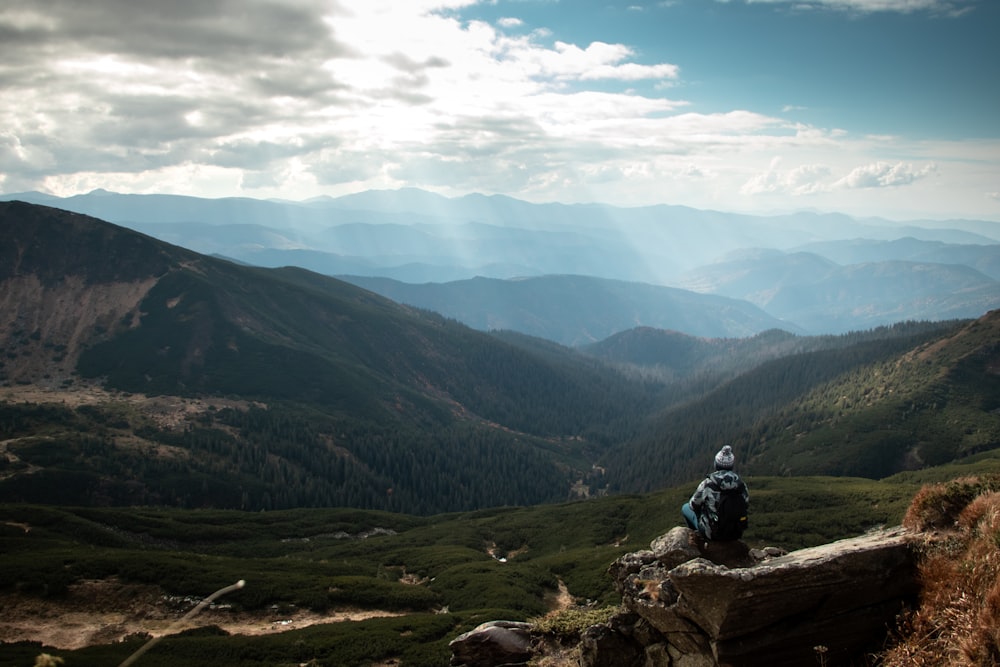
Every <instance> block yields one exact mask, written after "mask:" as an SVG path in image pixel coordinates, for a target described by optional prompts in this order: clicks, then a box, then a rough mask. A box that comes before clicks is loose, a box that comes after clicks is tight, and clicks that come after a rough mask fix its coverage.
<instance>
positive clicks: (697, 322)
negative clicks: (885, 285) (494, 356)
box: [341, 275, 798, 345]
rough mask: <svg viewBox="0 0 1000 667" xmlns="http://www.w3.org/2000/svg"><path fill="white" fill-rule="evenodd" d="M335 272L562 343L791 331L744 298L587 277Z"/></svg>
mask: <svg viewBox="0 0 1000 667" xmlns="http://www.w3.org/2000/svg"><path fill="white" fill-rule="evenodd" d="M341 278H342V279H343V280H346V281H348V282H351V283H354V284H355V285H358V286H360V287H364V288H365V289H369V290H371V291H373V292H375V293H377V294H381V295H382V296H385V297H388V298H390V299H392V300H394V301H398V302H400V303H405V304H409V305H413V306H417V307H420V308H426V309H428V310H433V311H436V312H439V313H441V314H443V315H445V316H447V317H451V318H454V319H456V320H459V321H460V322H463V323H465V324H467V325H469V326H471V327H473V328H476V329H480V330H484V331H486V330H493V329H510V330H513V331H518V332H521V333H526V334H529V335H532V336H538V337H540V338H546V339H548V340H552V341H556V342H558V343H562V344H564V345H581V344H586V343H592V342H594V341H599V340H601V339H604V338H607V337H608V336H611V335H612V334H615V333H618V332H620V331H625V330H627V329H631V328H634V327H637V326H647V327H656V328H658V329H672V330H676V331H683V332H685V333H687V334H690V335H692V336H704V337H716V338H729V337H743V336H752V335H754V334H756V333H759V332H761V331H765V330H768V329H776V328H781V329H785V330H789V331H797V330H798V327H796V326H795V325H794V324H792V323H789V322H782V321H779V320H778V319H776V318H774V317H771V316H770V315H768V314H767V313H765V312H763V311H762V310H760V309H759V308H757V307H755V306H753V305H751V304H749V303H747V302H746V301H741V300H737V299H730V298H726V297H720V296H714V295H708V294H697V293H694V292H690V291H687V290H680V289H676V288H672V287H662V286H658V285H648V284H643V283H629V282H624V281H618V280H608V279H603V278H594V277H589V276H578V275H560V276H537V277H530V278H522V279H514V280H498V279H494V278H482V277H479V278H472V279H470V280H459V281H454V282H448V283H425V284H419V285H417V284H410V283H404V282H400V281H396V280H390V279H387V278H368V277H362V276H341Z"/></svg>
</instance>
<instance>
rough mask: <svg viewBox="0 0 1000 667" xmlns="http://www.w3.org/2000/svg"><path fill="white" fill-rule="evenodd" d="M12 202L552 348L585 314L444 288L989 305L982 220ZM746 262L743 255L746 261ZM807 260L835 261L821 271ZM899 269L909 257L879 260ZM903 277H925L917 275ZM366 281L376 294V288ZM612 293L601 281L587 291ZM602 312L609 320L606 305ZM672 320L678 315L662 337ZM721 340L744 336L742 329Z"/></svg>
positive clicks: (481, 201)
mask: <svg viewBox="0 0 1000 667" xmlns="http://www.w3.org/2000/svg"><path fill="white" fill-rule="evenodd" d="M13 197H17V198H21V199H25V200H29V201H31V200H35V201H40V202H41V203H44V204H49V205H58V206H60V207H63V208H66V209H68V210H75V211H78V212H83V213H86V214H88V215H95V216H97V217H100V218H102V219H106V220H109V221H111V222H115V223H117V224H121V225H124V226H128V227H130V228H133V229H136V230H139V231H142V232H144V233H147V234H149V235H152V236H154V237H156V238H159V239H161V240H165V241H168V242H170V243H173V244H176V245H180V246H182V247H185V248H188V249H191V250H194V251H196V252H199V253H202V254H208V255H217V256H221V257H226V258H229V259H232V260H233V261H237V262H241V263H244V264H252V265H257V266H265V267H272V268H276V267H281V266H299V267H302V268H306V269H308V270H310V271H314V272H317V273H323V274H325V275H334V276H337V275H350V276H358V277H359V278H366V279H367V278H387V279H391V280H395V281H399V282H405V283H411V284H414V285H421V287H420V288H414V289H413V290H409V294H408V296H407V298H408V299H411V300H413V301H414V302H418V303H420V304H422V307H424V306H423V304H429V303H439V304H449V305H448V310H446V311H444V310H442V312H447V314H448V315H449V316H452V317H456V318H458V319H460V320H461V321H463V322H466V323H467V324H470V325H471V326H474V327H477V328H488V327H489V326H490V325H489V324H484V321H486V322H488V321H489V320H490V319H492V320H496V321H498V322H504V323H507V322H509V323H510V326H514V327H520V328H519V329H518V330H520V331H523V332H525V333H532V334H539V333H540V335H548V334H545V333H541V332H545V331H548V330H552V331H555V332H557V333H556V334H555V336H556V337H554V338H553V340H558V341H560V342H567V341H581V342H592V341H594V340H597V339H599V335H597V334H594V333H593V331H590V330H591V329H593V325H592V321H593V319H594V317H593V316H591V314H590V313H588V312H587V311H586V309H577V311H576V312H575V313H574V312H569V311H568V310H567V309H561V310H560V311H559V312H560V315H559V318H560V320H559V321H556V319H555V317H554V316H552V315H550V314H549V313H547V312H545V309H544V308H539V309H536V310H534V311H530V309H529V311H530V312H525V313H523V315H522V316H517V317H515V316H514V315H513V314H512V313H511V308H510V306H509V304H505V303H504V302H502V301H497V302H492V301H488V300H480V301H479V303H478V304H477V305H476V306H475V308H472V309H470V308H469V307H465V306H463V307H462V308H461V309H459V306H458V305H457V303H450V302H449V300H448V298H449V297H448V295H452V296H454V297H455V298H456V299H457V301H458V302H461V301H463V300H464V301H469V300H474V299H477V298H479V297H483V296H488V295H489V291H488V290H487V291H485V292H482V291H480V293H479V294H478V295H477V294H476V292H477V290H480V288H482V287H483V285H481V284H475V283H473V282H467V281H472V280H473V279H475V278H480V277H481V278H492V279H514V278H526V277H540V276H549V275H553V276H565V275H578V276H587V277H593V278H602V279H607V280H614V281H624V282H628V283H633V284H634V285H635V291H636V293H634V294H623V297H622V298H623V299H624V300H625V302H627V303H636V302H640V301H643V300H644V299H645V297H643V296H642V294H641V293H640V292H642V291H645V290H646V289H647V288H646V287H643V286H640V285H639V283H645V284H647V285H659V286H664V287H666V286H670V287H678V288H681V289H687V290H692V291H696V292H701V293H705V294H715V295H719V296H727V297H730V298H736V299H742V300H746V301H749V302H750V303H752V304H754V305H755V306H757V307H758V308H760V309H762V310H763V311H765V312H766V314H767V315H768V316H770V318H771V319H772V323H769V324H765V325H764V326H763V327H762V328H758V329H756V330H754V331H751V332H750V333H757V332H760V331H763V330H764V329H766V328H769V327H770V326H772V324H773V322H774V321H781V322H782V324H781V325H780V326H782V327H784V328H787V329H789V330H793V331H805V332H809V333H812V334H817V335H819V334H825V333H840V332H847V331H853V330H861V329H866V328H870V327H873V326H883V325H887V324H891V323H893V322H897V321H904V320H907V319H932V320H933V319H939V320H940V319H950V318H954V317H978V316H979V315H982V314H983V313H985V312H986V311H988V310H989V309H991V308H996V307H998V306H1000V288H998V285H1000V283H998V280H1000V223H997V222H990V221H975V220H951V221H937V222H936V221H909V222H905V223H897V222H891V221H888V220H880V219H856V218H852V217H850V216H846V215H842V214H818V213H797V214H784V215H773V216H749V215H737V214H728V213H721V212H717V211H699V210H695V209H690V208H686V207H681V206H666V205H663V206H648V207H638V208H621V207H613V206H605V205H600V204H573V205H564V204H555V203H552V204H532V203H528V202H524V201H520V200H517V199H513V198H511V197H506V196H499V195H494V196H484V195H476V194H473V195H467V196H464V197H458V198H447V197H443V196H441V195H437V194H433V193H429V192H424V191H420V190H413V189H404V190H397V191H369V192H363V193H358V194H354V195H348V196H344V197H339V198H319V199H316V200H310V201H308V202H284V201H263V200H253V199H247V198H226V199H198V198H194V197H181V196H174V195H121V194H116V193H109V192H105V191H95V192H92V193H89V194H87V195H78V196H74V197H68V198H63V199H60V198H54V197H52V196H49V195H40V194H38V193H20V194H17V195H6V196H4V197H0V199H9V198H13ZM753 253H758V256H757V257H756V259H754V258H752V257H751V256H748V255H753ZM807 257H809V258H811V259H810V260H809V261H805V260H806V258H807ZM821 258H824V259H825V261H826V262H828V263H829V262H832V263H833V264H835V265H837V266H833V265H830V264H827V265H826V266H822V265H821V264H822V261H821ZM737 260H738V261H737ZM899 261H905V262H911V263H912V264H911V265H910V266H908V267H904V266H903V265H900V264H898V263H896V264H889V262H899ZM796 262H797V263H798V265H795V263H796ZM810 262H811V263H810ZM862 265H870V266H865V267H864V268H862ZM959 266H966V267H970V268H972V269H974V270H975V271H977V272H979V275H973V274H969V273H963V272H962V271H961V269H960V268H958V267H959ZM918 274H919V275H922V276H924V277H926V279H925V280H922V281H921V280H917V279H916V278H917V276H918ZM426 283H436V284H441V287H440V288H437V289H436V288H434V287H431V286H428V285H426ZM449 283H455V284H449ZM542 284H543V283H538V285H542ZM372 285H385V286H386V289H388V286H389V285H390V283H384V282H377V281H376V282H373V283H372ZM402 289H403V288H401V287H399V286H394V287H393V290H394V291H401V290H402ZM613 290H615V288H613V287H612V286H611V285H610V284H608V285H605V286H603V287H602V288H601V290H599V291H598V293H605V294H606V293H608V292H609V291H613ZM434 292H437V293H434ZM418 293H419V294H418ZM418 296H419V298H418ZM543 301H544V299H543ZM605 303H608V302H607V301H605ZM428 307H433V306H428ZM577 314H579V315H580V316H579V317H577ZM592 315H594V316H598V317H599V316H601V313H597V312H594V313H592ZM606 316H607V317H606V319H607V320H609V321H612V320H618V319H620V318H619V315H617V314H616V313H615V312H614V310H609V311H608V312H607V313H606ZM663 319H664V317H662V316H661V317H660V318H658V319H657V318H652V319H649V318H645V317H640V318H637V319H636V320H635V322H634V323H633V325H634V326H642V325H646V324H653V325H655V326H662V320H663ZM528 320H530V321H531V325H530V326H529V325H527V324H525V322H527V321H528ZM504 326H506V324H504ZM616 326H617V325H616ZM667 326H669V325H667ZM682 327H683V320H681V321H679V322H678V324H677V326H673V327H671V328H676V329H678V330H683V329H682ZM618 330H621V329H618ZM699 331H702V330H694V329H692V330H689V331H686V332H687V333H696V332H699ZM707 331H708V332H709V335H727V334H726V332H725V331H724V330H721V329H708V330H707ZM602 333H603V331H602ZM608 333H616V331H608ZM730 333H731V334H732V335H743V333H744V329H742V328H740V327H735V328H733V329H732V330H731V332H730Z"/></svg>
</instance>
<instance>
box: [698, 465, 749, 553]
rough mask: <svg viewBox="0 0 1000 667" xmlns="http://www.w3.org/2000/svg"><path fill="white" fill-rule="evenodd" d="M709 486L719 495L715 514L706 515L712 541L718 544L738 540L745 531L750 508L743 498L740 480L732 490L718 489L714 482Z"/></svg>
mask: <svg viewBox="0 0 1000 667" xmlns="http://www.w3.org/2000/svg"><path fill="white" fill-rule="evenodd" d="M709 486H710V487H712V489H713V490H714V491H717V492H718V494H719V502H718V503H717V504H716V506H715V514H712V513H711V512H709V513H708V523H709V527H710V528H711V530H712V539H713V540H718V541H720V542H726V541H731V540H738V539H740V538H741V537H743V531H744V530H746V529H747V523H748V520H747V514H748V513H749V510H750V508H749V507H748V506H747V501H746V498H745V497H744V496H743V489H744V488H745V487H744V485H743V482H742V480H741V481H740V483H739V484H738V485H737V486H736V488H733V489H720V488H719V486H718V484H716V482H715V480H712V481H711V482H709Z"/></svg>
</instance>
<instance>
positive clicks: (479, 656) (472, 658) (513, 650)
mask: <svg viewBox="0 0 1000 667" xmlns="http://www.w3.org/2000/svg"><path fill="white" fill-rule="evenodd" d="M530 630H531V624H530V623H520V622H516V621H490V622H489V623H483V624H482V625H480V626H478V627H476V628H474V629H472V630H470V631H469V632H466V633H465V634H463V635H460V636H458V637H456V638H455V639H453V640H452V641H451V643H449V644H448V646H449V647H450V648H451V655H452V657H451V664H452V665H455V666H459V665H461V666H463V667H502V666H503V667H506V666H511V667H513V666H516V665H526V664H527V662H528V660H530V659H531V655H532V653H531V634H530Z"/></svg>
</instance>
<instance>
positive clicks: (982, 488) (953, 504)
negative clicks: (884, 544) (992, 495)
mask: <svg viewBox="0 0 1000 667" xmlns="http://www.w3.org/2000/svg"><path fill="white" fill-rule="evenodd" d="M987 491H1000V475H995V474H993V475H983V476H980V477H961V478H959V479H955V480H952V481H950V482H945V483H943V484H932V485H929V486H925V487H923V488H922V489H920V491H918V492H917V495H916V496H914V498H913V502H912V503H911V504H910V507H909V509H907V511H906V515H905V516H904V517H903V525H904V526H906V527H907V528H909V529H911V530H918V531H920V530H932V529H941V528H952V527H954V526H955V524H956V522H957V521H958V518H959V515H960V514H961V513H962V511H963V510H964V509H965V508H966V507H967V506H968V505H969V503H971V502H972V501H973V499H975V498H976V497H977V496H978V495H980V494H981V493H983V492H987Z"/></svg>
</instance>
